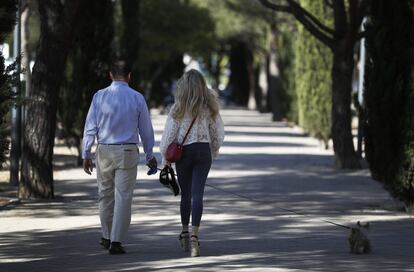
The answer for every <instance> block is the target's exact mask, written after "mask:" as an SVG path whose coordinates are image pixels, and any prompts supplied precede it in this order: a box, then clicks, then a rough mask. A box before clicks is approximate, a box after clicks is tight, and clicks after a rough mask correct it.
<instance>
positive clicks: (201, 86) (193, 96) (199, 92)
mask: <svg viewBox="0 0 414 272" xmlns="http://www.w3.org/2000/svg"><path fill="white" fill-rule="evenodd" d="M203 107H207V108H208V109H209V111H210V114H211V116H212V117H213V118H215V117H216V116H217V114H218V112H219V103H218V99H217V95H216V93H215V92H214V91H212V90H210V89H209V88H208V87H207V84H206V80H205V79H204V77H203V75H202V74H201V73H200V72H199V71H197V70H195V69H191V70H189V71H187V72H185V73H184V74H183V75H182V77H181V78H180V79H179V80H178V81H177V89H176V93H175V105H174V107H173V108H172V117H173V118H174V119H176V120H181V119H182V118H183V117H184V115H185V114H186V113H187V114H189V115H190V117H191V118H194V117H195V116H197V115H199V114H200V113H201V111H202V109H203Z"/></svg>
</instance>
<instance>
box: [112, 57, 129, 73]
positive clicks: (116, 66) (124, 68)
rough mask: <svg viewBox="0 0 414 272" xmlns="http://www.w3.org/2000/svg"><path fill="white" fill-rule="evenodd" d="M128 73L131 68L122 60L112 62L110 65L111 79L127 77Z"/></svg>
mask: <svg viewBox="0 0 414 272" xmlns="http://www.w3.org/2000/svg"><path fill="white" fill-rule="evenodd" d="M130 72H131V68H130V66H129V65H128V64H127V62H126V61H124V60H117V61H114V62H113V63H112V65H111V73H112V76H113V77H127V76H128V74H129V73H130Z"/></svg>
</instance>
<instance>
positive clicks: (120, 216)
mask: <svg viewBox="0 0 414 272" xmlns="http://www.w3.org/2000/svg"><path fill="white" fill-rule="evenodd" d="M130 76H131V73H130V69H129V67H128V65H127V64H126V63H125V62H124V61H116V62H114V63H113V64H112V67H111V71H110V77H111V80H112V84H111V85H110V86H108V87H107V88H105V89H102V90H100V91H98V92H97V93H96V94H95V95H94V97H93V100H92V103H91V106H90V108H89V112H88V115H87V117H86V122H85V129H84V136H83V148H82V157H83V159H84V161H83V168H84V171H85V172H86V173H87V174H91V172H92V170H93V164H92V155H91V148H92V145H93V143H94V141H95V137H96V138H97V142H98V146H97V148H96V170H97V183H98V193H99V215H100V221H101V226H102V238H101V241H100V244H101V245H102V246H103V247H104V248H106V249H108V250H109V253H110V254H123V253H125V249H124V248H123V246H122V242H123V240H124V238H125V234H126V232H127V230H128V228H129V224H130V222H131V204H132V196H133V190H134V185H135V181H136V176H137V165H138V161H139V149H138V144H139V141H140V140H141V142H142V146H143V149H144V153H145V155H146V162H147V164H148V165H149V166H150V167H152V168H153V167H157V160H156V158H155V157H154V155H153V147H154V142H155V141H154V131H153V127H152V123H151V119H150V114H149V111H148V107H147V104H146V102H145V99H144V97H143V96H142V95H141V94H140V93H138V92H137V91H135V90H134V89H132V88H130V87H129V86H128V82H129V79H130ZM194 118H195V122H194V125H193V127H192V128H191V130H190V131H189V134H188V137H187V139H186V141H185V143H184V149H183V157H182V158H181V160H179V161H178V162H176V170H177V175H178V183H179V185H180V187H181V203H180V213H181V224H182V230H181V233H180V235H179V241H180V243H181V246H182V247H183V249H184V250H185V251H189V250H190V249H191V256H199V255H200V248H199V241H198V232H199V227H200V221H201V216H202V212H203V194H204V186H205V183H206V179H207V175H208V172H209V170H210V167H211V162H212V158H215V157H216V156H217V155H218V150H219V148H220V146H221V144H222V143H223V139H224V129H223V122H222V120H221V117H220V114H219V105H218V100H217V97H216V95H215V94H214V93H213V91H211V90H210V89H208V88H207V86H206V82H205V79H204V77H203V76H202V74H201V73H200V72H198V71H196V70H190V71H188V72H186V73H184V74H183V76H182V77H181V78H180V79H179V80H178V82H177V92H176V95H175V103H174V105H173V106H172V108H171V110H170V112H169V114H168V118H167V122H166V125H165V129H164V132H163V135H162V138H161V143H160V152H161V156H162V164H163V165H171V163H170V162H169V161H167V160H166V159H165V153H166V150H167V147H168V145H170V144H171V143H173V142H177V143H181V142H182V140H183V139H184V136H185V134H186V133H187V130H188V129H189V127H190V124H191V122H192V120H193V119H194ZM190 216H191V225H192V228H191V234H190V229H189V223H190Z"/></svg>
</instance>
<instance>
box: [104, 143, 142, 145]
mask: <svg viewBox="0 0 414 272" xmlns="http://www.w3.org/2000/svg"><path fill="white" fill-rule="evenodd" d="M99 144H100V145H136V144H137V143H123V144H101V143H99Z"/></svg>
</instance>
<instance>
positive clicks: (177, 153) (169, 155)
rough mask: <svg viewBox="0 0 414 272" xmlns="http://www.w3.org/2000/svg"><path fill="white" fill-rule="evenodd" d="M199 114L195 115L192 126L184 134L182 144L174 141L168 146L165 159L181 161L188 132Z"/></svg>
mask: <svg viewBox="0 0 414 272" xmlns="http://www.w3.org/2000/svg"><path fill="white" fill-rule="evenodd" d="M196 118H197V116H196V117H194V119H193V121H192V122H191V125H190V127H189V128H188V130H187V133H186V134H185V136H184V139H183V141H182V142H181V144H179V143H172V144H170V145H169V146H168V147H167V151H166V152H165V159H166V160H167V161H169V162H176V161H179V160H180V159H181V157H182V156H183V145H184V142H185V140H186V139H187V136H188V133H189V132H190V130H191V128H192V127H193V125H194V122H195V120H196Z"/></svg>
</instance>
